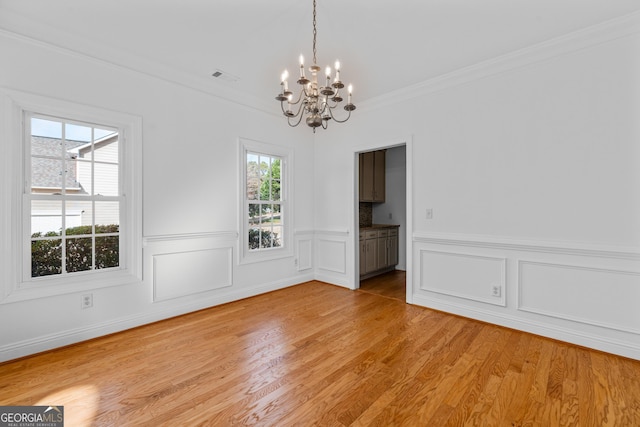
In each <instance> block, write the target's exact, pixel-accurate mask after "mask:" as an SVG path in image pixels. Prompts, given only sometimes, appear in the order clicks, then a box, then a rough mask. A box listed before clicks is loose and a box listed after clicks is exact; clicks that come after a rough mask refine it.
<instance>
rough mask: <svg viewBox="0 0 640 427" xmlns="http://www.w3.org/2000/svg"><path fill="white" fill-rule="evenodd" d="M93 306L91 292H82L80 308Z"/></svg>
mask: <svg viewBox="0 0 640 427" xmlns="http://www.w3.org/2000/svg"><path fill="white" fill-rule="evenodd" d="M91 307H93V294H84V295H82V308H83V309H85V308H91Z"/></svg>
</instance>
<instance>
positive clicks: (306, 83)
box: [276, 0, 356, 133]
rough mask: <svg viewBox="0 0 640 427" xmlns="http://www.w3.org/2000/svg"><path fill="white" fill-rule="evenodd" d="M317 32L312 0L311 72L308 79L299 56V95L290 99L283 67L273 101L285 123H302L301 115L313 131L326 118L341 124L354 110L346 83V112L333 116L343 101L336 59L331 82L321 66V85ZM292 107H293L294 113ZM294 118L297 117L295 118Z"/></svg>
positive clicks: (291, 93) (350, 88) (290, 124)
mask: <svg viewBox="0 0 640 427" xmlns="http://www.w3.org/2000/svg"><path fill="white" fill-rule="evenodd" d="M317 34H318V31H317V29H316V0H313V65H311V66H310V67H309V72H310V73H311V75H310V76H309V77H310V79H309V78H307V77H306V76H305V73H304V57H303V56H302V55H300V78H299V79H298V81H297V82H296V83H298V84H299V85H300V86H301V88H300V94H299V95H298V97H297V99H296V100H295V101H294V94H293V92H292V91H291V90H289V85H288V82H287V79H288V78H289V73H288V72H287V70H284V73H282V79H281V82H280V86H281V88H280V89H281V90H280V93H279V94H278V96H276V100H278V101H280V106H281V108H282V113H283V114H284V115H285V116H286V117H287V121H288V123H289V126H291V127H296V126H298V125H299V124H300V123H301V122H302V118H303V117H305V116H306V119H305V121H306V123H307V125H308V126H309V127H311V128H312V129H313V132H314V133H315V131H316V128H317V127H320V126H322V128H323V129H326V128H327V126H328V122H329V120H334V121H336V122H338V123H344V122H346V121H347V120H349V118H350V117H351V112H352V111H353V110H355V109H356V106H355V105H353V103H352V102H351V93H352V91H353V87H352V86H351V85H349V87H348V89H347V91H348V98H347V104H346V105H345V106H344V109H345V111H347V112H348V113H349V114H348V115H347V117H346V118H345V119H343V120H340V119H337V118H336V117H335V116H334V115H333V114H334V113H333V110H334V109H335V108H337V107H338V105H340V103H341V102H342V101H343V98H342V96H341V95H340V89H343V88H344V83H342V82H341V81H340V62H338V61H336V63H335V74H334V76H333V77H334V79H333V82H331V77H332V76H331V67H327V68H326V69H325V74H326V83H325V84H324V86H322V85H320V84H319V83H318V73H319V72H320V67H319V66H318V65H317V62H318V61H317V59H316V54H317V51H316V36H317ZM294 110H296V111H295V112H294ZM296 118H297V120H296Z"/></svg>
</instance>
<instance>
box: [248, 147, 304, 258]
mask: <svg viewBox="0 0 640 427" xmlns="http://www.w3.org/2000/svg"><path fill="white" fill-rule="evenodd" d="M238 146H239V150H238V157H239V159H238V160H239V161H238V162H239V172H240V176H239V180H238V181H239V188H238V195H239V212H240V214H239V215H238V218H239V226H238V229H239V233H238V240H239V248H240V250H239V252H240V256H239V263H240V264H246V263H254V262H261V261H268V260H274V259H280V258H287V257H292V256H293V239H292V236H291V235H292V233H293V227H292V221H293V204H292V203H291V201H290V196H291V194H293V182H292V179H291V170H292V165H293V153H292V151H291V150H290V149H289V148H287V147H282V146H278V145H274V144H267V143H264V142H259V141H254V140H250V139H245V138H240V139H239V144H238ZM247 153H257V154H263V155H265V156H272V157H279V158H280V159H281V162H280V198H281V204H280V206H281V215H282V227H283V229H282V234H283V238H282V246H280V247H277V248H269V249H261V250H249V229H250V227H249V210H248V206H247V198H246V194H247Z"/></svg>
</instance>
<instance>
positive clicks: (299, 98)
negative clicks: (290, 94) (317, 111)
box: [280, 91, 302, 105]
mask: <svg viewBox="0 0 640 427" xmlns="http://www.w3.org/2000/svg"><path fill="white" fill-rule="evenodd" d="M301 99H302V91H300V94H299V95H298V99H297V100H296V102H290V103H289V104H291V105H298V103H299V102H300V100H301ZM280 102H284V101H280Z"/></svg>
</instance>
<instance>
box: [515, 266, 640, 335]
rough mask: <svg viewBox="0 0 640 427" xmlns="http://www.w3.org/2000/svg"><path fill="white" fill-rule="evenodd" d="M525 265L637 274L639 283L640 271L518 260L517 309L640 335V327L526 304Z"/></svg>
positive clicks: (627, 274) (626, 274)
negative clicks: (524, 295)
mask: <svg viewBox="0 0 640 427" xmlns="http://www.w3.org/2000/svg"><path fill="white" fill-rule="evenodd" d="M524 265H532V266H533V265H537V266H546V267H552V268H565V269H572V270H582V271H591V272H598V273H608V274H619V275H624V276H635V277H637V278H638V283H640V272H637V271H630V270H621V269H616V268H596V267H592V266H584V265H576V264H567V263H558V262H540V261H532V260H524V259H519V260H518V276H517V277H518V283H517V292H518V297H517V299H516V301H517V307H516V308H517V309H518V310H520V311H526V312H529V313H534V314H539V315H543V316H549V317H555V318H556V319H562V320H569V321H572V322H578V323H583V324H585V325H591V326H598V327H601V328H607V329H614V330H618V331H622V332H627V333H632V334H636V335H640V328H629V327H626V326H622V325H618V324H615V323H611V322H598V321H593V320H590V319H586V318H584V317H577V316H571V315H567V314H563V313H557V312H552V311H548V310H544V309H540V308H536V307H530V306H527V305H525V304H524V302H523V301H522V294H523V288H522V285H523V281H524V280H523V268H522V267H523V266H524Z"/></svg>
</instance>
